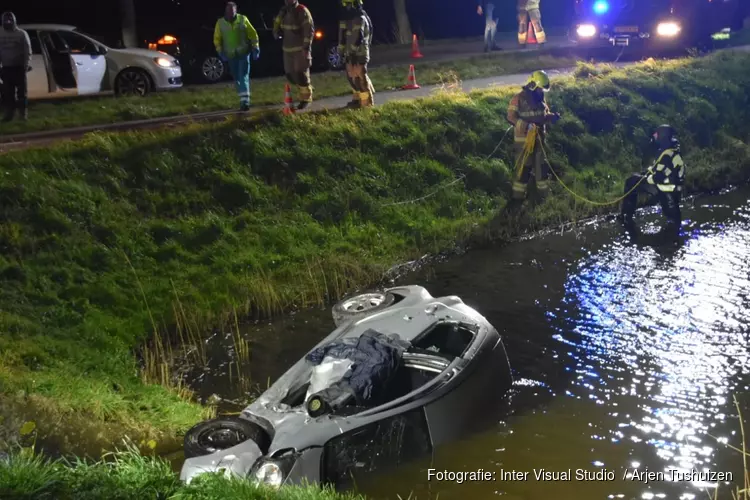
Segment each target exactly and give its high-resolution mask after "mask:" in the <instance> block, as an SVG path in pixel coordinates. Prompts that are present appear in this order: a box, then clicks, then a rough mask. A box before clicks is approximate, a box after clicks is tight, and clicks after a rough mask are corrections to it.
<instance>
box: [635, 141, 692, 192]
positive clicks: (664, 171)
mask: <svg viewBox="0 0 750 500" xmlns="http://www.w3.org/2000/svg"><path fill="white" fill-rule="evenodd" d="M644 175H645V176H646V182H648V183H649V184H652V185H655V186H656V187H657V188H659V190H660V191H663V192H665V193H671V192H674V191H682V185H683V184H684V183H685V163H683V161H682V155H681V154H680V145H679V144H675V145H673V146H672V147H670V148H667V149H665V150H663V151H661V153H660V154H659V157H658V158H657V159H656V161H655V162H654V164H653V165H651V166H650V167H648V169H647V170H646V172H645V174H644Z"/></svg>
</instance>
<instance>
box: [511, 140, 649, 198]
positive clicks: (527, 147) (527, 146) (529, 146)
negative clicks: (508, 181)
mask: <svg viewBox="0 0 750 500" xmlns="http://www.w3.org/2000/svg"><path fill="white" fill-rule="evenodd" d="M537 140H539V147H540V148H541V150H542V154H543V155H544V160H545V161H546V162H547V168H549V169H550V172H552V175H554V176H555V178H556V179H557V181H558V182H559V183H560V185H561V186H562V187H563V188H565V190H566V191H568V192H569V193H570V194H572V195H573V196H574V197H575V198H578V199H579V200H581V201H584V202H586V203H590V204H591V205H597V206H602V207H604V206H608V205H615V204H617V203H620V202H621V201H622V200H624V199H625V198H627V197H628V196H629V195H630V194H631V193H632V192H633V191H635V190H636V189H637V188H638V186H639V185H640V184H641V182H643V181H644V180H645V179H646V177H641V179H640V180H639V181H638V182H637V183H636V184H635V186H633V187H632V189H630V191H628V192H627V193H625V194H624V195H622V196H620V197H619V198H617V199H615V200H612V201H607V202H601V201H594V200H589V199H588V198H586V197H584V196H581V195H580V194H578V193H576V192H575V191H573V190H572V189H570V188H569V187H568V186H567V185H566V184H565V183H564V182H563V181H562V179H560V176H559V175H557V172H555V170H554V169H553V168H552V164H551V163H550V161H549V158H548V157H547V151H546V150H545V149H544V145H543V144H542V141H541V139H539V137H538V136H537V128H536V126H533V127H531V130H529V132H528V134H527V135H526V142H525V143H524V147H523V154H522V155H520V156H519V163H518V164H516V167H517V170H516V176H518V175H520V173H521V170H522V169H523V167H524V165H525V164H526V160H527V159H528V158H529V155H530V154H531V152H532V151H533V150H534V143H535V142H536V141H537ZM519 165H520V166H519Z"/></svg>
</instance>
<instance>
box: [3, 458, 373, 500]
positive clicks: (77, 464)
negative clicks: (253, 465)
mask: <svg viewBox="0 0 750 500" xmlns="http://www.w3.org/2000/svg"><path fill="white" fill-rule="evenodd" d="M0 498H7V499H13V500H45V499H49V500H88V499H91V500H100V499H102V498H107V499H111V500H141V499H145V498H155V499H164V500H167V499H169V500H210V499H217V500H218V499H227V500H231V499H243V500H302V499H304V500H359V499H362V500H364V497H362V496H359V495H353V494H339V493H335V492H334V491H333V490H331V489H327V488H320V487H317V486H308V487H301V486H293V487H292V486H290V487H284V488H280V489H278V490H272V489H270V488H266V487H262V486H259V485H256V484H253V483H250V482H249V481H242V480H235V479H229V478H225V477H224V476H222V475H218V474H204V475H202V476H200V477H198V478H197V479H196V480H195V481H193V482H192V483H191V484H190V485H185V484H183V483H182V482H181V481H180V480H179V478H178V477H177V476H176V475H175V474H174V473H173V472H172V469H171V466H170V464H169V462H167V461H165V460H163V459H160V458H154V457H149V456H144V455H141V454H140V453H139V452H138V450H137V449H136V448H134V447H129V448H126V449H125V450H124V451H118V452H114V453H111V454H109V455H107V456H106V457H104V459H103V460H100V461H96V462H92V461H83V460H75V461H73V462H71V461H67V460H48V459H45V458H44V457H43V456H42V455H35V454H34V453H31V452H29V450H28V449H24V450H22V451H20V452H14V453H12V454H10V455H9V456H7V457H5V458H4V459H2V458H0Z"/></svg>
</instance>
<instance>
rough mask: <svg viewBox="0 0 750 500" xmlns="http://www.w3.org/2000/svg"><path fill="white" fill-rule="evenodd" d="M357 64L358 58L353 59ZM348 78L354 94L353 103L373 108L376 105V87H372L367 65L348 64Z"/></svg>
mask: <svg viewBox="0 0 750 500" xmlns="http://www.w3.org/2000/svg"><path fill="white" fill-rule="evenodd" d="M353 59H354V61H355V62H357V61H356V58H353ZM346 78H347V80H349V85H350V86H351V87H352V91H353V92H354V100H353V101H352V102H354V103H357V102H358V103H359V105H360V106H361V107H363V108H364V107H367V106H372V105H374V104H375V87H373V86H372V81H371V80H370V76H369V75H368V74H367V63H365V64H353V63H349V62H347V63H346Z"/></svg>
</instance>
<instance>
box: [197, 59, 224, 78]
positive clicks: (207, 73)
mask: <svg viewBox="0 0 750 500" xmlns="http://www.w3.org/2000/svg"><path fill="white" fill-rule="evenodd" d="M226 72H227V68H226V66H225V65H224V61H222V60H221V59H219V58H218V57H216V56H208V57H206V58H205V59H204V60H203V64H201V76H202V77H203V79H204V80H205V81H207V82H208V83H216V82H218V81H219V80H221V79H222V78H224V75H225V74H226Z"/></svg>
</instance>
